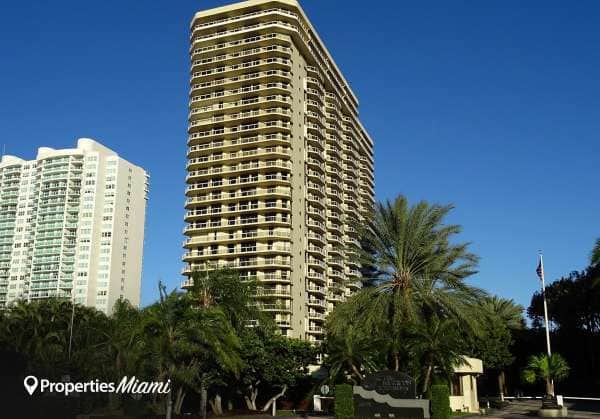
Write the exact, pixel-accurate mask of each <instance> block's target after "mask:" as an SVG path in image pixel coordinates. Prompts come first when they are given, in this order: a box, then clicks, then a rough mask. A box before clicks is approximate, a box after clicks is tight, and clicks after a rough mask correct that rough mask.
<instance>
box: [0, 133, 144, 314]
mask: <svg viewBox="0 0 600 419" xmlns="http://www.w3.org/2000/svg"><path fill="white" fill-rule="evenodd" d="M147 193H148V176H147V174H146V172H145V171H144V170H143V169H142V168H140V167H137V166H135V165H133V164H131V163H129V162H128V161H126V160H124V159H122V158H120V157H119V156H118V155H117V153H115V152H114V151H112V150H110V149H108V148H106V147H104V146H103V145H102V144H100V143H98V142H96V141H94V140H91V139H88V138H81V139H79V140H78V141H77V147H76V148H69V149H62V150H54V149H52V148H48V147H41V148H39V149H38V153H37V156H36V158H35V160H23V159H21V158H18V157H15V156H3V157H2V160H1V161H0V309H1V308H3V307H5V306H6V305H8V304H10V303H11V302H13V301H16V300H27V301H35V300H39V299H44V298H48V297H65V298H71V299H73V300H74V301H75V302H76V303H79V304H84V305H87V306H91V307H96V308H97V309H99V310H101V311H104V312H105V313H109V312H110V311H111V309H112V306H113V305H114V303H115V301H116V300H117V299H119V298H121V297H122V298H126V299H128V300H129V301H130V302H131V303H132V304H134V305H139V303H140V285H141V277H142V251H143V242H144V220H145V213H146V200H147Z"/></svg>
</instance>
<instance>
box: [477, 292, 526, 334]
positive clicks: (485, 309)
mask: <svg viewBox="0 0 600 419" xmlns="http://www.w3.org/2000/svg"><path fill="white" fill-rule="evenodd" d="M479 305H480V308H481V310H482V314H483V315H484V318H489V317H494V318H498V319H500V320H501V321H502V323H503V324H505V325H506V327H508V328H509V329H511V330H521V329H523V328H524V327H525V320H524V319H523V310H524V308H523V306H522V305H520V304H517V303H515V302H514V300H512V299H507V298H502V297H498V296H497V295H494V296H491V297H486V298H484V299H482V300H481V301H480V303H479Z"/></svg>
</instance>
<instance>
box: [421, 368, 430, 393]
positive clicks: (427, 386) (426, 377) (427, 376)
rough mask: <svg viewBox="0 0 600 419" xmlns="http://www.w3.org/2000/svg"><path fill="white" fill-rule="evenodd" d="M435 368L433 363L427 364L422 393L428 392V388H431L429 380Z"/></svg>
mask: <svg viewBox="0 0 600 419" xmlns="http://www.w3.org/2000/svg"><path fill="white" fill-rule="evenodd" d="M432 369H433V365H431V363H430V364H428V365H427V370H426V371H425V379H424V380H423V389H422V391H421V393H422V394H425V393H426V392H427V389H428V388H429V380H430V379H431V370H432Z"/></svg>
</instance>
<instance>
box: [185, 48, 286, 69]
mask: <svg viewBox="0 0 600 419" xmlns="http://www.w3.org/2000/svg"><path fill="white" fill-rule="evenodd" d="M201 50H202V48H195V49H193V50H192V53H191V55H192V70H195V71H202V69H206V68H211V67H215V66H222V65H229V66H231V65H240V64H244V63H245V62H247V61H248V60H247V59H248V58H250V59H257V58H259V59H265V58H271V57H279V58H286V59H289V58H290V56H291V55H292V49H291V48H290V47H287V46H283V45H267V46H255V47H254V48H247V49H241V50H240V49H238V50H236V51H231V52H227V53H221V54H219V55H211V56H206V52H205V51H201ZM199 55H204V58H202V57H201V56H199Z"/></svg>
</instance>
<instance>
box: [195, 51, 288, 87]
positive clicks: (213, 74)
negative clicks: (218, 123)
mask: <svg viewBox="0 0 600 419" xmlns="http://www.w3.org/2000/svg"><path fill="white" fill-rule="evenodd" d="M291 68H292V60H289V59H287V58H279V57H269V58H258V59H255V60H251V61H245V62H242V63H239V64H232V65H226V66H221V67H215V68H210V69H206V70H200V71H193V73H192V74H193V78H192V83H193V82H194V81H195V80H196V78H201V79H202V80H205V81H208V80H214V79H218V78H223V77H232V76H234V75H235V74H236V73H239V72H240V71H247V70H250V69H251V70H256V71H266V70H269V69H277V70H284V71H290V70H291ZM192 70H194V66H192Z"/></svg>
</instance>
